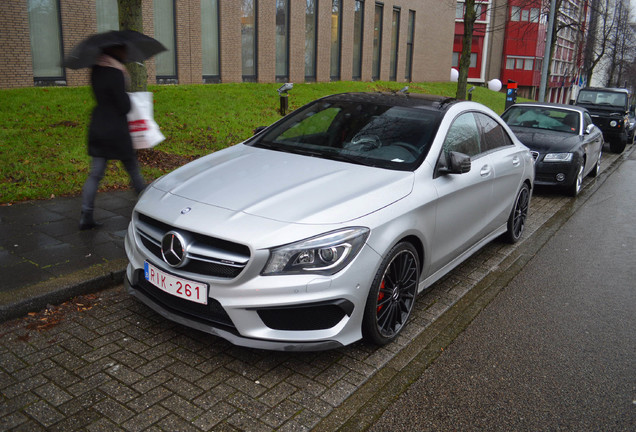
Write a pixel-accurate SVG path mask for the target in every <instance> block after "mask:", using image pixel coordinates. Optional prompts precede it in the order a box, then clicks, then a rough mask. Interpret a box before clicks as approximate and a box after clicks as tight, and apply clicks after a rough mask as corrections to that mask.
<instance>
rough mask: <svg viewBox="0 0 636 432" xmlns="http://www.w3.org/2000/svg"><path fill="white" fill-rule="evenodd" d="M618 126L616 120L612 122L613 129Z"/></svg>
mask: <svg viewBox="0 0 636 432" xmlns="http://www.w3.org/2000/svg"><path fill="white" fill-rule="evenodd" d="M617 124H618V123H616V120H612V121H611V122H610V126H611V127H616V125H617Z"/></svg>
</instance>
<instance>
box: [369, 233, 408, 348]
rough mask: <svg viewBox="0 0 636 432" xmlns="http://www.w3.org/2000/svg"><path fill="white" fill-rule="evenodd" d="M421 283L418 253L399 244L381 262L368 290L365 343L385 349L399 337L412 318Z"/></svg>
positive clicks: (405, 244)
mask: <svg viewBox="0 0 636 432" xmlns="http://www.w3.org/2000/svg"><path fill="white" fill-rule="evenodd" d="M419 279H420V260H419V256H418V253H417V251H416V250H415V248H414V247H413V245H411V244H410V243H407V242H402V243H398V244H397V245H396V246H394V247H393V249H391V251H390V252H389V253H388V255H387V256H386V257H385V258H384V260H382V264H381V265H380V268H379V269H378V272H377V273H376V275H375V278H374V279H373V285H371V289H370V290H369V296H368V297H367V303H366V306H365V309H364V317H363V319H362V337H363V338H364V340H365V341H367V342H371V343H374V344H376V345H386V344H387V343H389V342H391V341H392V340H394V339H395V338H396V337H397V335H398V334H399V333H400V331H401V330H402V329H403V328H404V326H405V325H406V322H407V321H408V319H409V317H410V316H411V311H412V310H413V304H414V303H415V296H416V294H417V286H418V283H419Z"/></svg>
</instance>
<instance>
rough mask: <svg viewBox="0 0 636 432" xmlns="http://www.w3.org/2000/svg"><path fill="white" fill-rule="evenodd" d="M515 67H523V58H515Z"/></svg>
mask: <svg viewBox="0 0 636 432" xmlns="http://www.w3.org/2000/svg"><path fill="white" fill-rule="evenodd" d="M515 69H523V59H520V58H518V59H517V65H516V66H515Z"/></svg>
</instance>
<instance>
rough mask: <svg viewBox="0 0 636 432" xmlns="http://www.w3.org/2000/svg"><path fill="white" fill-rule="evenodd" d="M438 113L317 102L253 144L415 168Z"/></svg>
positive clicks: (429, 139)
mask: <svg viewBox="0 0 636 432" xmlns="http://www.w3.org/2000/svg"><path fill="white" fill-rule="evenodd" d="M439 118H440V114H439V113H438V112H436V111H432V110H431V111H428V110H425V109H415V108H409V107H402V106H387V105H380V104H376V103H373V102H369V101H364V102H361V101H337V102H330V101H325V100H322V101H317V102H315V103H313V104H310V105H308V106H306V107H303V108H301V109H299V110H297V111H295V112H293V113H292V114H290V115H289V116H288V117H286V118H285V119H283V120H282V121H281V122H279V123H277V124H275V125H274V126H272V127H271V128H269V129H268V130H267V131H265V132H264V133H263V134H262V135H261V136H259V137H258V138H257V139H256V140H255V141H252V142H251V143H250V144H251V145H255V146H258V147H265V148H270V149H274V150H280V151H287V152H292V153H298V154H306V155H310V156H317V157H322V158H326V159H336V160H342V161H346V162H352V163H357V164H363V165H371V166H377V167H381V168H390V169H398V170H412V169H414V168H416V167H417V166H418V165H419V163H421V161H422V160H423V159H424V157H425V156H426V153H427V152H428V149H429V147H430V143H431V141H432V140H433V138H434V136H435V132H436V130H437V127H438V124H439V120H440V119H439Z"/></svg>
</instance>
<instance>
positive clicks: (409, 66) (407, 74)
mask: <svg viewBox="0 0 636 432" xmlns="http://www.w3.org/2000/svg"><path fill="white" fill-rule="evenodd" d="M414 40H415V11H414V10H410V11H409V27H408V30H407V32H406V69H405V71H404V78H406V80H407V81H411V77H412V76H413V41H414Z"/></svg>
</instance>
